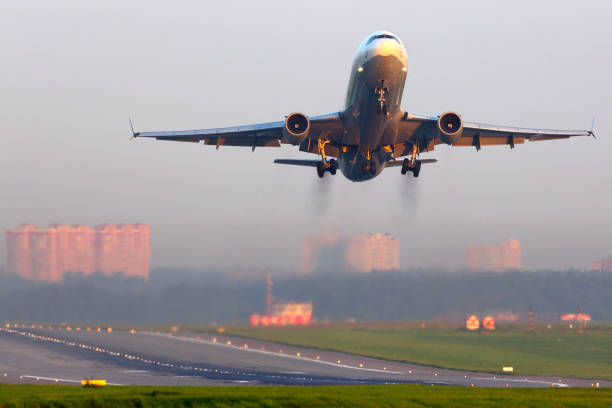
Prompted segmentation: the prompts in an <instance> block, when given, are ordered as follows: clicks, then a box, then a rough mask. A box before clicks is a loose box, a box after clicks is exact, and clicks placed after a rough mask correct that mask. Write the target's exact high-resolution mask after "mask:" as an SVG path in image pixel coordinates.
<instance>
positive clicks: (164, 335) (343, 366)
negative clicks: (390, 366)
mask: <svg viewBox="0 0 612 408" xmlns="http://www.w3.org/2000/svg"><path fill="white" fill-rule="evenodd" d="M140 333H141V334H148V335H150V336H161V337H166V338H168V339H173V340H182V341H190V342H192V343H204V344H208V345H212V346H221V347H231V348H234V349H236V350H242V351H245V352H250V353H259V354H266V355H269V356H275V357H284V358H291V359H294V360H300V361H308V362H311V363H319V364H325V365H329V366H333V367H342V368H350V369H352V370H361V371H372V372H376V373H389V374H404V373H403V372H401V371H389V370H379V369H376V368H365V367H353V366H350V365H346V364H338V363H333V362H331V361H323V360H317V359H315V358H310V357H298V356H293V355H291V354H284V353H274V352H272V351H266V350H257V349H252V348H244V347H241V346H234V345H230V344H226V343H222V342H214V341H210V340H202V339H199V340H198V339H194V338H191V337H177V336H170V335H168V334H164V333H152V332H140Z"/></svg>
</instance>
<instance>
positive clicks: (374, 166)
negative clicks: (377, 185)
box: [370, 162, 376, 174]
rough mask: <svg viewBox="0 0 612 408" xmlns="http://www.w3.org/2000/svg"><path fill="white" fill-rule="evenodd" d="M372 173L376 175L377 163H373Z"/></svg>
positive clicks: (371, 166)
mask: <svg viewBox="0 0 612 408" xmlns="http://www.w3.org/2000/svg"><path fill="white" fill-rule="evenodd" d="M370 173H372V174H376V163H374V162H372V164H371V165H370Z"/></svg>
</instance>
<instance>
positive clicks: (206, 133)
mask: <svg viewBox="0 0 612 408" xmlns="http://www.w3.org/2000/svg"><path fill="white" fill-rule="evenodd" d="M283 124H284V122H282V121H281V122H269V123H261V124H257V125H247V126H233V127H225V128H213V129H200V130H179V131H165V132H135V133H134V137H149V138H155V139H157V140H169V141H175V142H196V143H197V142H200V141H203V142H204V144H207V145H216V146H217V147H218V146H249V147H253V148H254V147H260V146H261V147H279V146H280V142H279V140H280V138H281V135H282V128H283Z"/></svg>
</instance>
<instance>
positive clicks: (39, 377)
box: [22, 374, 123, 385]
mask: <svg viewBox="0 0 612 408" xmlns="http://www.w3.org/2000/svg"><path fill="white" fill-rule="evenodd" d="M22 377H23V378H34V379H36V380H46V381H60V382H69V383H76V384H80V383H81V381H77V380H67V379H65V378H49V377H41V376H40V375H25V374H24V375H22ZM106 384H107V385H123V384H115V383H109V382H107V383H106Z"/></svg>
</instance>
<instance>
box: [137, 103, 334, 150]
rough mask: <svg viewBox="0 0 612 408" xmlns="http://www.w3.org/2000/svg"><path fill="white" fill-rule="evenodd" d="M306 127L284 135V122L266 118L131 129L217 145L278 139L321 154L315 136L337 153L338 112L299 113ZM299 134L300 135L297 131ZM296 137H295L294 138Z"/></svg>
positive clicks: (262, 143) (268, 143)
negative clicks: (241, 122) (208, 125)
mask: <svg viewBox="0 0 612 408" xmlns="http://www.w3.org/2000/svg"><path fill="white" fill-rule="evenodd" d="M292 116H302V117H303V118H304V119H303V120H304V121H305V122H304V124H305V128H306V129H307V130H308V131H307V132H305V133H304V136H303V138H299V139H297V138H296V136H295V135H293V136H294V137H293V138H287V137H285V136H287V132H286V130H287V129H286V126H287V122H286V120H285V121H278V122H268V123H261V124H256V125H246V126H232V127H224V128H212V129H197V130H178V131H163V132H134V131H133V136H134V137H136V138H139V137H146V138H154V139H157V140H168V141H174V142H194V143H197V142H200V141H202V142H203V143H204V144H206V145H215V146H216V147H217V148H218V147H219V146H245V147H251V148H252V149H255V148H256V147H280V145H281V143H291V144H296V145H299V146H300V150H302V151H306V152H310V153H315V154H320V151H319V147H318V140H319V139H325V140H327V143H328V145H327V146H326V147H325V152H326V154H327V155H329V156H332V157H334V156H338V153H339V149H338V147H337V146H339V144H340V142H341V139H342V132H343V129H344V127H343V124H342V119H341V118H340V115H339V113H338V112H334V113H331V114H326V115H320V116H313V117H311V118H306V116H305V115H302V114H292ZM297 136H301V135H297ZM296 140H297V141H296Z"/></svg>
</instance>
